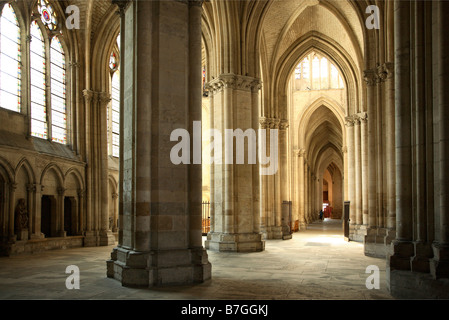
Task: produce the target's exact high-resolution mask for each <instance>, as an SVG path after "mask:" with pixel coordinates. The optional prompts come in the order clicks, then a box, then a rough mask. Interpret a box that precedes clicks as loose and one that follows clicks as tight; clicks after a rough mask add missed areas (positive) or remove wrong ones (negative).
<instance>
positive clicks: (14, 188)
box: [9, 182, 18, 192]
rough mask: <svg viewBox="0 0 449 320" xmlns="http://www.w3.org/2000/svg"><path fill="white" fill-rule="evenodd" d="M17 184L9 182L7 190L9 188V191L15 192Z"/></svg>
mask: <svg viewBox="0 0 449 320" xmlns="http://www.w3.org/2000/svg"><path fill="white" fill-rule="evenodd" d="M17 186H18V184H17V183H15V182H12V183H10V184H9V190H10V191H11V192H15V191H16V189H17Z"/></svg>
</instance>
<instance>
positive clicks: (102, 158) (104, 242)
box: [94, 92, 115, 246]
mask: <svg viewBox="0 0 449 320" xmlns="http://www.w3.org/2000/svg"><path fill="white" fill-rule="evenodd" d="M110 102H111V96H110V94H108V93H106V92H95V93H94V103H95V105H94V108H96V110H97V119H98V122H97V125H98V128H97V130H98V131H97V137H98V139H96V143H95V145H98V148H96V151H97V152H98V153H96V154H95V156H96V157H98V158H97V159H98V160H97V164H98V165H99V166H98V168H97V170H98V174H97V175H96V177H97V179H98V186H99V188H100V190H99V192H98V193H97V197H96V198H97V201H98V202H99V204H98V208H99V211H98V212H97V214H98V215H99V218H100V219H99V220H100V221H99V225H98V229H99V234H98V236H99V244H100V246H108V245H112V244H114V243H115V238H114V235H113V234H112V232H111V230H109V195H108V173H109V171H108V158H109V152H108V136H107V131H108V130H107V128H108V124H107V108H108V105H109V103H110Z"/></svg>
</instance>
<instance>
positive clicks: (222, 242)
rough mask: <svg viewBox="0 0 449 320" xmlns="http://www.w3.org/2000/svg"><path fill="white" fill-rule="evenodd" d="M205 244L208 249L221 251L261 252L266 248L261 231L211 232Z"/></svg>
mask: <svg viewBox="0 0 449 320" xmlns="http://www.w3.org/2000/svg"><path fill="white" fill-rule="evenodd" d="M281 236H282V233H281ZM205 246H206V249H207V250H213V251H219V252H260V251H264V250H265V241H263V240H262V234H261V233H237V234H230V233H219V232H213V233H212V232H211V233H209V234H208V235H207V240H206V242H205Z"/></svg>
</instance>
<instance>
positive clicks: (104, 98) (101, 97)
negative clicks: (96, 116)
mask: <svg viewBox="0 0 449 320" xmlns="http://www.w3.org/2000/svg"><path fill="white" fill-rule="evenodd" d="M111 100H112V99H111V95H110V94H109V93H107V92H94V101H96V102H98V104H99V106H100V108H102V107H105V106H107V104H108V103H109V102H110V101H111Z"/></svg>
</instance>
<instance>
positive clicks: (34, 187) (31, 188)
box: [26, 183, 37, 192]
mask: <svg viewBox="0 0 449 320" xmlns="http://www.w3.org/2000/svg"><path fill="white" fill-rule="evenodd" d="M26 188H27V191H28V192H36V190H37V185H36V184H35V183H28V184H27V185H26Z"/></svg>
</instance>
